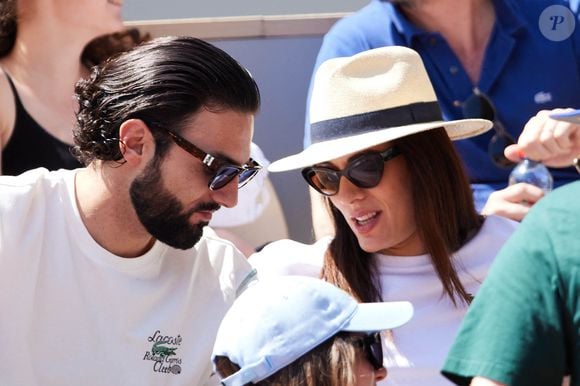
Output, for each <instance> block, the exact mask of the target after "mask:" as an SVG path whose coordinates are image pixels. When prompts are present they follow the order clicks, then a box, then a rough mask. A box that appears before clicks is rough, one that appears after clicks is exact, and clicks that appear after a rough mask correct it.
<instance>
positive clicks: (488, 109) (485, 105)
mask: <svg viewBox="0 0 580 386" xmlns="http://www.w3.org/2000/svg"><path fill="white" fill-rule="evenodd" d="M462 110H463V116H464V117H465V118H468V119H473V118H483V119H487V120H489V121H492V122H493V129H494V130H495V134H494V135H493V137H491V140H490V141H489V144H488V146H487V153H488V155H489V157H490V158H491V160H492V161H493V163H495V164H496V165H497V166H499V167H502V168H507V167H511V166H513V165H514V163H513V162H512V161H510V160H509V159H507V158H506V156H505V154H504V150H505V148H506V147H508V146H509V145H513V144H514V143H515V140H514V138H513V137H512V136H511V135H510V133H508V131H507V130H506V128H505V126H504V125H503V124H502V123H501V121H500V120H499V119H498V118H497V112H496V109H495V106H494V105H493V103H492V102H491V100H490V99H489V97H488V96H487V95H485V94H484V93H482V92H481V91H480V90H479V89H478V88H474V89H473V94H471V95H470V96H469V98H467V99H466V100H465V102H463V104H462Z"/></svg>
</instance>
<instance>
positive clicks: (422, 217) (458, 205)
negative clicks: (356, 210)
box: [322, 128, 483, 305]
mask: <svg viewBox="0 0 580 386" xmlns="http://www.w3.org/2000/svg"><path fill="white" fill-rule="evenodd" d="M392 144H393V145H395V146H397V147H398V148H399V149H400V150H401V153H402V156H403V157H405V161H406V163H407V169H408V170H409V176H410V179H411V189H412V192H411V194H412V195H413V197H412V198H413V205H414V211H415V222H416V224H417V228H418V232H419V237H420V238H421V240H422V241H423V242H424V244H425V248H426V252H427V253H428V254H429V255H430V256H431V261H432V264H433V266H434V268H435V271H436V272H437V275H438V276H439V279H440V280H441V283H442V285H443V290H444V293H445V294H446V295H448V296H449V298H450V299H451V301H452V302H453V304H455V305H457V301H458V300H462V301H463V302H465V303H467V304H468V303H469V302H470V300H471V295H470V294H468V293H467V292H466V291H465V288H464V287H463V285H462V284H461V282H460V280H459V276H458V275H457V271H456V269H455V267H454V265H453V260H452V258H451V257H452V254H453V253H454V252H455V251H457V250H459V248H461V247H462V246H463V245H464V244H465V243H466V242H467V241H469V240H470V239H471V238H472V237H473V236H474V235H475V234H476V233H477V231H478V230H479V229H480V228H481V225H482V224H483V217H482V216H481V215H479V214H478V213H477V211H476V210H475V206H474V203H473V197H472V193H471V188H470V186H469V182H468V179H467V176H466V174H465V171H464V169H463V166H462V163H461V159H460V158H459V156H458V154H457V152H456V150H455V148H454V146H453V143H452V142H451V140H450V139H449V137H448V136H447V133H446V132H445V129H443V128H438V129H433V130H428V131H425V132H422V133H418V134H414V135H410V136H407V137H403V138H400V139H397V140H395V141H393V143H392ZM327 203H328V205H329V208H330V212H331V214H332V218H333V221H334V227H335V232H336V235H335V237H334V240H333V241H332V242H331V243H330V246H329V248H328V250H327V252H326V255H325V258H324V265H323V269H322V278H323V279H324V280H326V281H329V282H331V283H333V284H335V285H337V286H338V287H340V288H342V289H344V290H346V291H347V292H349V293H350V294H351V295H353V296H354V297H356V298H357V299H358V300H360V301H363V302H371V301H378V300H381V288H380V281H379V275H378V274H377V273H376V270H377V267H376V266H375V264H374V263H373V259H372V254H371V253H368V252H365V251H363V250H362V249H361V247H360V245H359V243H358V240H357V238H356V236H355V234H354V233H353V231H352V230H351V229H350V227H349V225H348V223H347V222H346V220H345V219H344V217H343V215H342V213H341V212H340V211H339V210H338V209H337V208H336V207H335V206H334V205H332V203H331V202H330V200H328V199H327Z"/></svg>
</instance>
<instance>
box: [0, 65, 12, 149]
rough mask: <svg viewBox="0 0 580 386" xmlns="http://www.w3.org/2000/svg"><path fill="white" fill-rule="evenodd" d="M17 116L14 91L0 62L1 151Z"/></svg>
mask: <svg viewBox="0 0 580 386" xmlns="http://www.w3.org/2000/svg"><path fill="white" fill-rule="evenodd" d="M15 117H16V107H15V104H14V93H13V92H12V87H11V86H10V82H9V81H8V75H7V74H6V72H4V70H3V69H2V63H1V62H0V153H1V150H2V149H3V148H4V147H5V146H6V143H7V142H8V138H10V135H11V134H12V128H13V126H14V119H15Z"/></svg>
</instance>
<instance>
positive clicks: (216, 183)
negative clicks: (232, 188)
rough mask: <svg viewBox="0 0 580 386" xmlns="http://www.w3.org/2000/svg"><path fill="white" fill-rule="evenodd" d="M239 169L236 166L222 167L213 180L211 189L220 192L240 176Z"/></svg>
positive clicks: (210, 185)
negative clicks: (219, 190)
mask: <svg viewBox="0 0 580 386" xmlns="http://www.w3.org/2000/svg"><path fill="white" fill-rule="evenodd" d="M238 174H239V173H238V168H236V167H235V166H222V167H221V168H220V169H219V170H218V171H217V173H216V174H215V176H214V177H213V178H212V179H211V181H210V184H209V188H210V189H211V190H218V189H221V188H223V187H224V186H226V185H227V184H228V183H229V182H230V181H231V180H233V179H234V178H236V176H237V175H238Z"/></svg>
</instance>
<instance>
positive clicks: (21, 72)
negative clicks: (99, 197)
mask: <svg viewBox="0 0 580 386" xmlns="http://www.w3.org/2000/svg"><path fill="white" fill-rule="evenodd" d="M122 5H123V1H122V0H75V1H63V0H3V1H2V2H0V153H1V158H0V159H1V164H0V167H1V169H0V171H1V172H2V173H3V174H10V175H16V174H20V173H21V172H24V171H26V170H29V169H33V168H36V167H39V166H42V167H46V168H48V169H49V170H56V169H59V168H68V169H72V168H76V167H80V166H81V164H80V163H79V162H78V161H77V160H76V159H75V158H74V156H73V155H72V154H71V153H70V147H71V146H72V143H73V134H72V127H73V123H74V113H75V111H76V110H77V106H76V101H75V100H74V98H73V91H74V85H75V83H76V82H77V81H78V80H79V79H80V78H83V77H85V76H87V75H88V74H89V68H90V67H91V66H92V65H94V64H97V63H99V62H101V61H102V60H104V59H106V58H107V57H109V56H111V55H113V54H115V53H117V52H120V51H124V50H126V49H129V48H131V47H133V46H134V45H135V44H136V43H138V42H140V41H141V40H144V39H146V37H142V36H140V34H139V32H138V31H137V30H129V31H123V22H122V19H121V9H122ZM107 34H108V35H107Z"/></svg>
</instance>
